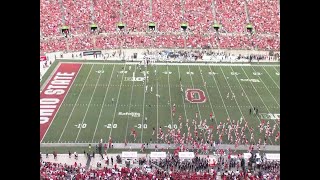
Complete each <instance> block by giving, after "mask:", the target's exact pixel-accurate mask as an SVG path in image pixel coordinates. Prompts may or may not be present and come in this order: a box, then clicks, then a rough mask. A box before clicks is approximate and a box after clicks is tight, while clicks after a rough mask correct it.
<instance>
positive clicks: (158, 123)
mask: <svg viewBox="0 0 320 180" xmlns="http://www.w3.org/2000/svg"><path fill="white" fill-rule="evenodd" d="M156 71H158V66H156ZM155 76H156V79H157V94H158V95H159V84H158V82H159V81H158V76H157V74H155ZM158 134H159V97H157V134H156V137H157V143H159V141H158Z"/></svg>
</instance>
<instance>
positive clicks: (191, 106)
mask: <svg viewBox="0 0 320 180" xmlns="http://www.w3.org/2000/svg"><path fill="white" fill-rule="evenodd" d="M230 87H231V86H230ZM150 105H151V106H157V105H156V104H150ZM63 106H88V104H64V105H63ZM91 106H102V104H91ZM104 106H108V107H109V106H115V105H113V104H105V105H104ZM118 106H129V105H128V104H118ZM131 106H137V107H139V106H141V107H142V104H131ZM169 106H170V105H169V104H161V105H159V107H169ZM183 106H184V105H180V104H178V105H177V104H176V107H183ZM195 106H197V105H196V103H192V104H191V103H190V104H189V105H185V107H188V108H193V107H195ZM199 107H208V108H210V105H199ZM212 107H217V108H222V107H224V106H222V105H221V106H219V105H212ZM226 107H230V108H236V107H237V106H226ZM239 107H241V108H251V106H239ZM256 107H257V108H264V107H265V106H256ZM267 107H268V108H270V109H279V107H278V106H274V107H272V106H267Z"/></svg>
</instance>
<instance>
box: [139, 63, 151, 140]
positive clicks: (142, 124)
mask: <svg viewBox="0 0 320 180" xmlns="http://www.w3.org/2000/svg"><path fill="white" fill-rule="evenodd" d="M147 72H148V65H146V69H145V74H144V77H145V80H144V87H143V91H144V93H143V103H142V120H141V143H142V137H143V129H144V128H143V127H144V123H143V121H144V118H145V114H144V108H145V103H146V93H147V91H146V90H145V88H146V86H147V81H149V80H147V79H149V77H148V78H147V76H148V73H147ZM149 119H150V118H149Z"/></svg>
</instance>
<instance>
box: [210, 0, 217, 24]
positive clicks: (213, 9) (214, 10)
mask: <svg viewBox="0 0 320 180" xmlns="http://www.w3.org/2000/svg"><path fill="white" fill-rule="evenodd" d="M214 2H215V1H212V4H211V7H212V14H213V19H214V23H216V22H217V21H216V8H215V3H214Z"/></svg>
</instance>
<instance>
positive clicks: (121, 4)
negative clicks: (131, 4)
mask: <svg viewBox="0 0 320 180" xmlns="http://www.w3.org/2000/svg"><path fill="white" fill-rule="evenodd" d="M119 2H120V7H121V8H120V22H122V18H123V14H122V7H123V3H122V0H120V1H119Z"/></svg>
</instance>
